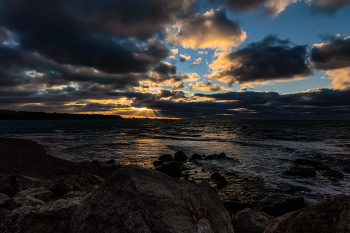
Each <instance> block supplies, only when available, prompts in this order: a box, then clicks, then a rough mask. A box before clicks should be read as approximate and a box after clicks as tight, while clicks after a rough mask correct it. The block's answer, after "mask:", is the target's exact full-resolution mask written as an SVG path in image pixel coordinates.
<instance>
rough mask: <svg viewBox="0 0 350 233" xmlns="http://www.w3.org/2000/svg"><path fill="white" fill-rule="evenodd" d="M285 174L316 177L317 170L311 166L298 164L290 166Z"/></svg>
mask: <svg viewBox="0 0 350 233" xmlns="http://www.w3.org/2000/svg"><path fill="white" fill-rule="evenodd" d="M284 174H286V175H288V176H303V177H315V176H316V170H315V169H313V168H309V167H300V166H298V165H296V166H293V167H291V168H289V170H287V171H285V172H284Z"/></svg>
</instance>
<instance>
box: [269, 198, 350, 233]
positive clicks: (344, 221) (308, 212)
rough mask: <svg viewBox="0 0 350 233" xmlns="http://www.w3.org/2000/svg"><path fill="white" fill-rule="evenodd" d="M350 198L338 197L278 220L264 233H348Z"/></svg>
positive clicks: (349, 225) (349, 229)
mask: <svg viewBox="0 0 350 233" xmlns="http://www.w3.org/2000/svg"><path fill="white" fill-rule="evenodd" d="M349 219H350V196H346V195H337V196H333V197H330V198H328V199H326V200H323V201H320V202H318V203H317V204H314V205H311V206H307V207H304V208H302V209H300V210H298V211H295V212H291V213H288V214H285V215H283V216H281V217H278V218H276V219H275V220H274V221H273V222H272V223H271V224H270V225H269V226H268V227H267V228H266V230H265V231H264V233H348V232H350V221H349Z"/></svg>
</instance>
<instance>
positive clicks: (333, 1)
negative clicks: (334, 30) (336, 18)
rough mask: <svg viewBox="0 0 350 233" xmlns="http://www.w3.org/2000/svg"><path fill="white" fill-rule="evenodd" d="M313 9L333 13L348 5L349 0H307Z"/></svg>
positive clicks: (349, 3)
mask: <svg viewBox="0 0 350 233" xmlns="http://www.w3.org/2000/svg"><path fill="white" fill-rule="evenodd" d="M307 2H308V3H309V4H310V5H311V7H312V8H313V10H314V11H320V12H326V13H334V12H336V11H338V10H339V9H341V8H342V7H345V6H348V5H350V0H307Z"/></svg>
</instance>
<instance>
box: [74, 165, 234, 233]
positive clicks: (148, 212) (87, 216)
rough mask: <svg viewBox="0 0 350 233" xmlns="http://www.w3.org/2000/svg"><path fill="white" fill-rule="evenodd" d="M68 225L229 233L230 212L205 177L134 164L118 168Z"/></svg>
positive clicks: (83, 230)
mask: <svg viewBox="0 0 350 233" xmlns="http://www.w3.org/2000/svg"><path fill="white" fill-rule="evenodd" d="M70 230H71V232H72V233H92V232H130V233H131V232H162V233H174V232H183V233H189V232H191V233H192V232H215V233H218V232H225V233H226V232H227V233H230V232H232V233H233V228H232V225H231V222H230V217H229V215H228V213H227V212H226V210H225V209H224V207H223V205H222V202H221V200H220V198H219V196H218V195H217V194H216V193H215V192H214V191H213V189H212V187H211V186H210V185H209V184H208V183H207V182H202V183H201V184H192V183H190V182H188V181H181V180H179V179H175V178H172V177H168V176H165V175H164V174H162V173H160V172H157V171H152V170H149V169H144V168H140V167H136V166H128V167H125V168H121V169H119V170H118V171H117V172H116V173H114V174H113V175H112V176H111V177H110V178H109V179H108V180H107V181H106V182H104V183H103V184H101V185H100V187H99V188H98V190H97V191H95V192H94V193H93V194H92V195H91V196H89V197H87V198H86V199H84V201H83V202H82V204H81V205H80V206H79V207H78V209H77V211H76V212H75V213H74V215H73V217H72V221H71V229H70Z"/></svg>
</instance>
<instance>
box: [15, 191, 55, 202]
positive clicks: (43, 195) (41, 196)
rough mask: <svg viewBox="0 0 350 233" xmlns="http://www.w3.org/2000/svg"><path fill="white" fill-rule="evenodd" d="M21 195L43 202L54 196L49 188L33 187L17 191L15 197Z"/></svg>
mask: <svg viewBox="0 0 350 233" xmlns="http://www.w3.org/2000/svg"><path fill="white" fill-rule="evenodd" d="M20 196H28V197H32V198H35V199H37V200H40V201H43V202H48V201H49V200H50V199H51V197H52V196H53V193H52V192H51V191H50V190H49V189H47V188H31V189H26V190H23V191H21V192H19V193H17V194H16V196H15V197H20Z"/></svg>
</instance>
